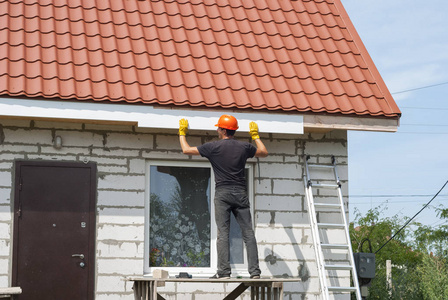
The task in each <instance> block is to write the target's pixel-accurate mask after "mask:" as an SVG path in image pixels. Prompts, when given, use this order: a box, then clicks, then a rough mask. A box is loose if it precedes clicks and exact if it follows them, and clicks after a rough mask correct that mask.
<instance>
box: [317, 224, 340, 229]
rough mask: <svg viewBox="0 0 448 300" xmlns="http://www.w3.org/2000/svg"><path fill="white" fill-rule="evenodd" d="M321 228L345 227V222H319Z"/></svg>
mask: <svg viewBox="0 0 448 300" xmlns="http://www.w3.org/2000/svg"><path fill="white" fill-rule="evenodd" d="M317 226H318V227H319V228H333V229H344V228H345V225H344V224H331V223H317Z"/></svg>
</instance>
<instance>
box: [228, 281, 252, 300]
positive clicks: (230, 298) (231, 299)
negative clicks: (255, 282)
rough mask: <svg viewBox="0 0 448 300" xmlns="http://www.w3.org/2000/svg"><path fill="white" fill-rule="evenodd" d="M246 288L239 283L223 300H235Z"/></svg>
mask: <svg viewBox="0 0 448 300" xmlns="http://www.w3.org/2000/svg"><path fill="white" fill-rule="evenodd" d="M247 288H248V286H246V285H245V284H244V283H241V284H240V285H239V286H237V287H236V288H235V289H234V290H233V291H232V292H231V293H230V294H228V295H227V296H226V297H225V298H224V299H223V300H235V299H236V298H237V297H238V296H239V295H241V294H242V293H243V292H244V291H245V290H246V289H247Z"/></svg>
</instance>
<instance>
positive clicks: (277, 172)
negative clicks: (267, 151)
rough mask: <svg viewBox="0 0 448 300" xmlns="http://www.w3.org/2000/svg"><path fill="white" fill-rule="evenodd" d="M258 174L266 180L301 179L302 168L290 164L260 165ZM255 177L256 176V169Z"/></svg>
mask: <svg viewBox="0 0 448 300" xmlns="http://www.w3.org/2000/svg"><path fill="white" fill-rule="evenodd" d="M257 168H258V166H257ZM260 174H261V177H268V178H288V179H301V178H302V168H301V166H300V165H298V164H292V163H289V164H285V163H260ZM256 175H257V176H258V169H257V173H256Z"/></svg>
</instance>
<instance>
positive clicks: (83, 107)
mask: <svg viewBox="0 0 448 300" xmlns="http://www.w3.org/2000/svg"><path fill="white" fill-rule="evenodd" d="M223 113H226V112H223V111H209V110H186V109H178V108H176V109H159V108H154V107H153V106H149V105H132V104H109V103H107V104H106V103H87V102H76V101H54V100H29V99H20V98H1V97H0V117H1V116H3V117H17V118H45V119H57V120H64V119H66V120H80V121H96V122H127V123H135V124H137V125H138V127H142V128H166V129H178V128H179V120H180V119H182V118H185V119H188V123H189V128H190V129H191V130H215V128H216V127H215V124H216V123H217V121H218V118H219V117H220V116H221V115H222V114H223ZM230 114H231V115H233V116H234V117H235V118H237V119H238V125H239V127H240V128H239V131H243V132H244V131H245V132H247V131H249V123H250V122H251V121H255V122H257V124H258V127H259V130H260V132H266V133H284V134H303V116H300V115H292V114H276V113H258V112H257V113H255V112H254V113H238V112H233V111H232V112H231V113H230Z"/></svg>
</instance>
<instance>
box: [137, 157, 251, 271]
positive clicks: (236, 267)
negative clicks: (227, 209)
mask: <svg viewBox="0 0 448 300" xmlns="http://www.w3.org/2000/svg"><path fill="white" fill-rule="evenodd" d="M151 166H169V167H191V168H194V167H196V168H209V169H210V267H151V266H150V265H149V252H150V249H151V248H150V247H151V245H150V241H149V233H150V223H151V219H150V195H151V190H150V180H151V177H150V176H151V174H150V173H151V172H150V168H151ZM253 169H254V167H253V163H249V162H247V163H246V170H247V176H248V178H247V193H248V197H249V202H250V208H251V216H252V226H254V228H255V216H254V174H253ZM145 172H146V174H145V209H144V211H145V216H144V220H145V226H144V228H145V229H144V232H145V233H144V234H145V235H144V256H143V263H144V265H143V274H144V275H145V276H152V274H153V271H154V270H156V269H164V270H166V271H168V273H169V275H170V276H174V275H178V274H179V273H180V272H188V273H189V274H194V275H196V276H199V277H201V276H211V275H213V274H215V273H216V266H217V261H218V257H217V250H216V238H217V228H216V223H215V212H214V209H215V208H214V207H215V205H214V201H213V200H214V195H215V175H214V172H213V169H212V165H211V164H210V163H209V162H208V161H204V160H188V161H186V160H147V161H146V165H145ZM243 244H244V242H243ZM147 254H148V255H147ZM243 259H244V263H242V264H231V267H232V274H233V275H235V276H248V275H249V273H248V271H247V252H246V247H245V246H244V245H243Z"/></svg>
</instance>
